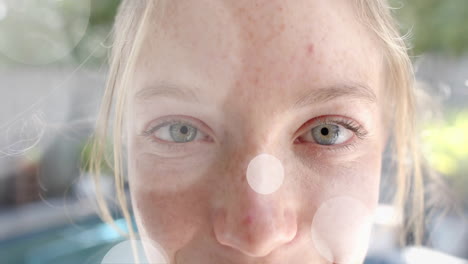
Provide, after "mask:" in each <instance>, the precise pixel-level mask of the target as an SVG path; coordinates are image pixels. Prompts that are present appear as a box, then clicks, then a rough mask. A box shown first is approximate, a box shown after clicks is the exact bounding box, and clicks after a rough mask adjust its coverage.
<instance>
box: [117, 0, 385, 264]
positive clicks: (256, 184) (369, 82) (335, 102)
mask: <svg viewBox="0 0 468 264" xmlns="http://www.w3.org/2000/svg"><path fill="white" fill-rule="evenodd" d="M166 8H167V9H166V12H165V16H164V17H163V18H162V19H161V20H160V21H159V22H158V23H157V25H156V24H152V23H150V24H149V28H148V31H147V32H146V33H147V34H146V38H145V39H144V41H143V43H144V44H143V46H142V47H141V48H142V49H141V53H140V56H139V57H138V60H137V64H136V71H135V72H136V74H135V76H134V78H133V79H132V85H131V91H130V95H129V96H130V97H129V100H128V101H129V103H128V108H127V109H126V114H127V116H126V118H127V119H126V120H127V124H128V135H129V136H128V165H129V166H128V170H129V181H130V187H131V194H132V203H133V208H134V212H135V216H136V220H137V224H138V228H139V231H140V234H141V236H142V237H143V238H144V239H146V241H150V242H149V243H150V244H153V246H156V245H159V246H160V250H161V251H164V254H165V255H166V257H167V261H168V262H170V263H177V264H186V263H233V264H237V263H252V264H253V263H268V264H270V263H271V264H277V263H359V262H362V260H363V257H364V254H365V250H366V246H367V245H366V244H367V243H366V241H367V238H368V231H369V227H370V218H371V214H372V212H373V210H374V208H375V207H376V204H377V201H378V186H379V178H380V168H381V155H382V152H383V148H384V144H385V142H384V141H385V140H384V134H385V128H384V126H383V120H382V110H383V109H382V108H383V107H382V103H383V102H384V101H383V100H384V98H382V96H381V94H382V90H383V89H384V87H383V76H382V73H381V72H382V70H383V65H382V54H381V49H380V47H379V43H378V42H377V41H376V39H375V38H374V36H373V34H372V33H371V32H370V30H369V29H367V28H366V27H365V26H363V25H361V24H360V23H359V21H358V19H357V14H358V11H357V10H356V9H355V6H353V1H348V0H336V1H325V0H298V1H276V0H273V1H260V0H254V1H226V0H200V1H190V0H180V1H168V3H167V6H166ZM151 21H155V19H153V20H151ZM148 251H149V250H148ZM149 255H151V253H149ZM149 257H150V258H151V256H149Z"/></svg>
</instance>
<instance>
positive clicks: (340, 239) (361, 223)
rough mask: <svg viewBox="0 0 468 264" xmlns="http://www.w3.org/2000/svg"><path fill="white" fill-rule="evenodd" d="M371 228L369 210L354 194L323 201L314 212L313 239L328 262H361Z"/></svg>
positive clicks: (317, 248) (366, 248) (339, 263)
mask: <svg viewBox="0 0 468 264" xmlns="http://www.w3.org/2000/svg"><path fill="white" fill-rule="evenodd" d="M371 229H372V214H371V212H370V210H369V209H368V208H367V207H366V206H365V205H364V204H363V203H362V202H361V201H359V200H357V199H355V198H352V197H349V196H339V197H335V198H332V199H330V200H327V201H326V202H324V203H323V204H322V205H321V206H320V207H319V209H318V210H317V212H316V213H315V216H314V219H313V222H312V227H311V235H312V242H313V245H314V247H315V249H316V250H317V252H318V253H319V254H320V255H321V256H322V257H323V258H325V259H326V260H327V261H329V262H332V263H336V264H348V263H358V262H359V261H362V260H363V259H364V257H365V255H366V253H367V250H368V247H369V240H370V232H371Z"/></svg>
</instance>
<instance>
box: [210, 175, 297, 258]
mask: <svg viewBox="0 0 468 264" xmlns="http://www.w3.org/2000/svg"><path fill="white" fill-rule="evenodd" d="M231 176H232V175H231ZM243 176H244V179H243V180H240V181H237V182H235V183H231V184H227V185H225V186H229V187H226V188H227V189H226V190H225V192H224V195H223V197H222V200H223V202H222V203H221V205H220V206H219V208H217V209H216V212H215V214H214V221H213V224H214V233H215V236H216V239H217V240H218V242H219V243H220V244H222V245H224V246H228V247H230V248H232V249H235V250H237V251H239V252H241V253H243V254H245V255H247V256H250V257H264V256H267V255H269V254H270V253H271V252H273V251H274V250H275V249H277V248H279V247H281V246H282V245H285V244H287V243H288V242H290V241H292V240H293V239H294V237H295V236H296V232H297V217H296V212H295V210H293V207H292V206H291V203H289V201H288V199H287V198H286V197H285V195H286V194H287V192H286V191H285V190H284V187H282V188H281V189H280V190H278V191H276V192H274V193H271V194H261V193H258V192H256V191H255V190H253V189H252V188H251V187H250V186H249V184H248V182H247V180H245V173H244V175H243ZM288 204H289V205H288Z"/></svg>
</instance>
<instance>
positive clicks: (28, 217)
mask: <svg viewBox="0 0 468 264" xmlns="http://www.w3.org/2000/svg"><path fill="white" fill-rule="evenodd" d="M119 2H120V1H119V0H80V1H76V0H60V1H59V0H48V1H46V0H43V1H33V0H0V263H7V264H16V263H25V264H32V263H52V264H55V263H80V264H81V263H101V260H102V258H103V256H104V255H105V254H106V252H107V251H108V250H109V249H110V248H112V246H113V245H115V244H116V243H118V242H120V241H122V240H123V239H124V238H122V237H121V236H119V234H118V233H117V232H116V231H115V230H114V229H112V228H111V227H109V226H108V225H106V224H104V223H102V221H100V220H99V218H98V217H97V215H96V205H95V202H94V199H93V192H94V191H93V188H94V187H93V185H92V182H91V181H90V179H89V174H88V173H87V171H86V168H85V169H83V170H80V169H79V168H80V167H82V166H81V165H82V164H81V159H80V155H81V153H84V155H85V156H86V155H87V153H88V152H89V150H88V149H87V148H86V141H87V140H88V139H89V137H90V136H91V133H92V130H93V126H94V122H95V118H96V113H97V111H98V106H99V101H100V98H101V96H102V93H103V88H104V84H105V78H106V72H107V66H106V59H107V55H108V52H109V47H110V46H111V41H110V30H111V25H112V23H113V19H114V16H115V12H116V8H117V7H118V5H119ZM391 5H392V6H393V7H395V9H394V12H395V14H396V16H397V17H398V19H399V21H400V25H401V29H402V32H403V33H404V34H406V33H408V32H410V35H409V36H410V39H411V41H410V42H411V45H412V48H413V49H412V52H411V56H412V60H413V63H414V65H415V69H416V74H417V79H418V88H419V89H420V91H421V92H420V98H421V102H420V110H419V114H420V120H421V144H422V149H423V152H424V155H425V157H426V159H427V161H428V162H429V164H430V165H431V166H432V167H433V168H434V169H435V171H436V173H437V174H439V175H440V176H441V181H440V183H439V184H437V185H434V186H433V185H429V186H427V187H428V189H429V190H430V192H428V194H427V195H426V196H427V197H426V198H427V201H428V202H429V203H432V202H439V204H444V206H438V207H434V208H433V209H431V210H428V212H427V213H428V220H427V229H428V233H427V234H426V237H425V244H424V248H422V247H418V248H400V247H398V246H397V239H398V238H397V235H396V234H395V230H396V227H397V226H398V225H399V221H397V220H396V218H395V217H394V208H392V206H391V205H390V204H389V200H388V199H387V198H388V197H389V196H390V194H391V190H392V189H393V188H392V186H391V185H392V183H391V179H390V178H389V179H388V180H387V178H384V179H383V181H382V186H381V190H382V198H381V206H380V207H379V209H378V212H377V215H376V219H375V229H374V232H373V240H372V242H371V245H370V250H369V254H368V258H367V260H366V263H367V264H377V263H389V264H393V263H407V264H414V263H448V264H450V263H468V261H466V260H467V259H468V224H467V223H468V222H467V221H466V219H467V218H468V175H467V172H468V1H466V0H446V1H440V0H411V1H409V0H408V1H406V0H398V1H396V0H392V1H391ZM384 170H385V168H384ZM387 174H388V173H387ZM385 175H386V173H385V171H384V177H385ZM104 179H105V182H104V192H105V193H106V194H108V196H109V197H111V196H112V190H113V186H112V184H113V182H112V178H111V177H110V176H105V177H104ZM441 200H443V201H442V202H443V203H440V202H441ZM111 205H112V203H111ZM114 207H115V206H114ZM114 211H115V218H116V219H118V220H117V225H119V226H121V227H122V228H123V229H125V225H124V221H123V220H122V219H121V218H120V216H119V213H118V210H114Z"/></svg>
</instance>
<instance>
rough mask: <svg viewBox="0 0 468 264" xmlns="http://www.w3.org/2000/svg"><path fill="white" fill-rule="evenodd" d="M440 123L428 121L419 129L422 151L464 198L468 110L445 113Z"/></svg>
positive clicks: (467, 166) (467, 144)
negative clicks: (420, 130)
mask: <svg viewBox="0 0 468 264" xmlns="http://www.w3.org/2000/svg"><path fill="white" fill-rule="evenodd" d="M446 115H447V117H446V118H444V119H443V120H444V121H443V122H434V121H432V122H430V123H428V124H426V125H425V127H424V129H423V134H422V139H423V150H424V154H425V156H426V157H427V159H428V161H429V164H430V165H431V166H432V167H433V168H434V169H435V170H437V171H438V172H439V173H441V174H442V175H445V176H447V177H448V179H449V180H450V181H451V182H452V184H451V186H452V187H453V188H454V189H455V192H454V193H457V194H461V195H464V196H465V197H461V198H463V199H468V193H467V192H466V188H467V187H468V177H466V176H467V175H466V173H467V171H468V134H467V132H468V110H467V109H462V110H461V111H460V110H459V111H456V112H451V111H448V113H446Z"/></svg>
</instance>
